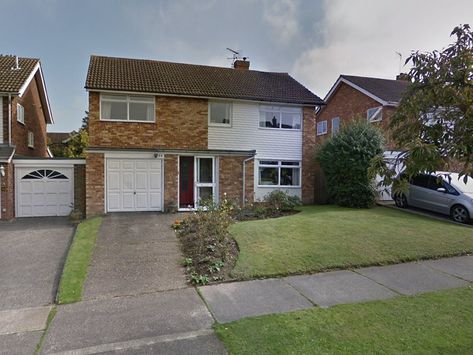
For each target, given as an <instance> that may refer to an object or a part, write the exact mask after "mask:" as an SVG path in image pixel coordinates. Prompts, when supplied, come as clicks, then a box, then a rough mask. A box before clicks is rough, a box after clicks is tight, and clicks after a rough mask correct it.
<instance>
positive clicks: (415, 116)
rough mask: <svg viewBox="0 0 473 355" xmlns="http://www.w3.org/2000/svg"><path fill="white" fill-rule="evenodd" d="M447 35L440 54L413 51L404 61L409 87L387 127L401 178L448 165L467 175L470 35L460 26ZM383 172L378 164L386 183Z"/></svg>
mask: <svg viewBox="0 0 473 355" xmlns="http://www.w3.org/2000/svg"><path fill="white" fill-rule="evenodd" d="M451 36H454V37H455V38H456V40H455V42H454V43H452V44H450V45H449V46H448V47H447V48H445V49H443V50H442V51H433V52H427V53H422V52H419V51H416V52H413V53H412V54H411V56H410V57H409V58H408V59H407V60H406V64H407V63H410V64H411V65H412V69H411V70H410V71H409V77H410V78H411V84H410V85H409V86H408V88H407V90H406V92H405V93H404V95H403V97H402V100H401V102H400V104H399V106H398V108H397V110H396V113H395V114H394V115H393V117H392V119H391V124H390V128H391V130H392V136H393V138H394V139H395V141H396V143H397V144H398V145H399V146H400V147H402V148H403V149H404V150H405V154H403V155H401V156H400V157H399V162H400V163H402V164H403V165H404V166H405V168H406V174H405V179H406V180H408V179H410V178H411V177H412V176H413V175H415V174H417V173H418V172H420V171H426V172H433V171H435V170H440V169H442V170H450V168H451V167H452V165H453V164H456V165H458V164H459V165H460V166H461V168H460V170H461V175H465V176H468V175H469V176H473V32H472V31H471V29H470V26H469V25H463V26H458V27H455V29H454V30H453V32H452V33H451ZM378 163H379V162H378ZM374 165H376V163H375V164H374ZM373 170H375V167H374V168H373ZM383 170H386V167H381V166H379V164H378V166H377V171H378V172H381V173H380V175H382V176H383V175H384V176H387V179H386V181H385V183H384V184H385V185H389V183H390V182H391V181H390V176H389V172H388V175H386V174H385V173H386V171H383ZM391 175H392V174H391Z"/></svg>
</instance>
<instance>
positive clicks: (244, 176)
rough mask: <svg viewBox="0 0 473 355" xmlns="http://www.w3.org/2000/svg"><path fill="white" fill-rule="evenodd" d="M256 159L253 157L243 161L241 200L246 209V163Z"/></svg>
mask: <svg viewBox="0 0 473 355" xmlns="http://www.w3.org/2000/svg"><path fill="white" fill-rule="evenodd" d="M253 159H255V156H254V155H253V156H252V157H249V158H247V159H245V160H243V196H242V200H241V202H242V203H241V205H242V206H243V207H245V204H246V162H249V161H250V160H253Z"/></svg>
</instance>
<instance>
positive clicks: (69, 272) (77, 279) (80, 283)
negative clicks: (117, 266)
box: [57, 217, 102, 304]
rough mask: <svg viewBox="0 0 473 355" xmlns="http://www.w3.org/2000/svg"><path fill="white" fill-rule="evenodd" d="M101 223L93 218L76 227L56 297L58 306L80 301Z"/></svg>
mask: <svg viewBox="0 0 473 355" xmlns="http://www.w3.org/2000/svg"><path fill="white" fill-rule="evenodd" d="M101 223H102V218H101V217H95V218H91V219H87V220H85V221H83V222H82V223H80V224H79V226H78V227H77V230H76V234H75V235H74V239H73V241H72V245H71V248H70V249H69V254H68V255H67V259H66V264H65V265H64V270H63V272H62V276H61V281H60V283H59V293H58V297H57V300H58V303H59V304H65V303H73V302H78V301H80V300H81V297H82V289H83V287H84V282H85V280H86V278H87V269H88V267H89V263H90V259H91V257H92V253H93V251H94V248H95V241H96V239H97V233H98V230H99V228H100V225H101Z"/></svg>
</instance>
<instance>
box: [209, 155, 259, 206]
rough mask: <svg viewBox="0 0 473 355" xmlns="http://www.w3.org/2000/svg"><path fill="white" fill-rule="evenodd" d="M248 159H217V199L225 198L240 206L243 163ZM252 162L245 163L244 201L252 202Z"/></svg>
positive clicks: (224, 157)
mask: <svg viewBox="0 0 473 355" xmlns="http://www.w3.org/2000/svg"><path fill="white" fill-rule="evenodd" d="M245 159H248V157H231V156H220V157H219V172H218V173H219V198H220V200H222V199H223V198H224V197H225V194H226V198H227V199H229V200H231V201H233V202H234V203H236V204H238V205H241V204H242V196H243V161H244V160H245ZM253 173H254V160H250V161H248V162H246V174H245V185H246V187H245V199H246V202H248V203H252V202H253V201H254V175H253Z"/></svg>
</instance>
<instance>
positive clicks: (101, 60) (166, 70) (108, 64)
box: [85, 55, 324, 105]
mask: <svg viewBox="0 0 473 355" xmlns="http://www.w3.org/2000/svg"><path fill="white" fill-rule="evenodd" d="M85 87H86V88H87V89H89V90H112V91H128V92H146V93H156V94H163V95H182V96H196V97H218V98H232V99H241V100H255V101H268V102H281V103H293V104H308V105H322V104H323V103H324V102H323V100H322V99H321V98H320V97H318V96H317V95H315V94H313V93H312V92H311V91H310V90H308V89H307V88H305V87H304V86H303V85H302V84H300V83H299V82H298V81H296V80H295V79H294V78H292V77H291V76H290V75H289V74H287V73H273V72H262V71H256V70H239V69H232V68H222V67H212V66H205V65H194V64H182V63H171V62H163V61H156V60H144V59H128V58H114V57H103V56H95V55H93V56H91V57H90V63H89V70H88V73H87V79H86V84H85Z"/></svg>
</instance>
